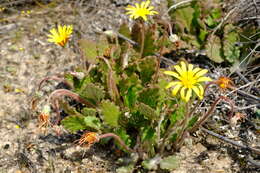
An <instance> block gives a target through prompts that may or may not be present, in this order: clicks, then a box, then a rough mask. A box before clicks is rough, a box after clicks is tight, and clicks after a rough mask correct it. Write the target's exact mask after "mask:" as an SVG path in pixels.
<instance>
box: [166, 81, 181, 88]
mask: <svg viewBox="0 0 260 173" xmlns="http://www.w3.org/2000/svg"><path fill="white" fill-rule="evenodd" d="M179 83H180V82H170V83H169V84H168V85H166V87H165V88H166V89H168V88H171V87H172V86H174V85H177V84H179Z"/></svg>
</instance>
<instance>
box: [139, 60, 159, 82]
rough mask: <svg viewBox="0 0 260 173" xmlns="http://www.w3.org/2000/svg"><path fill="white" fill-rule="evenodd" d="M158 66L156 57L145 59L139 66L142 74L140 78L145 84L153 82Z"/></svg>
mask: <svg viewBox="0 0 260 173" xmlns="http://www.w3.org/2000/svg"><path fill="white" fill-rule="evenodd" d="M156 66H157V60H156V57H155V56H149V57H145V58H143V59H142V60H141V62H140V63H139V64H138V71H139V72H140V78H141V81H142V83H143V84H146V83H148V82H151V80H152V77H153V75H154V74H155V71H156Z"/></svg>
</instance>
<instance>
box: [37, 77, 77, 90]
mask: <svg viewBox="0 0 260 173" xmlns="http://www.w3.org/2000/svg"><path fill="white" fill-rule="evenodd" d="M48 80H55V81H58V82H64V83H65V84H66V85H68V86H69V87H70V88H72V87H71V85H70V84H69V83H68V82H66V81H65V80H64V79H63V78H61V77H58V76H49V77H46V78H44V79H42V80H41V81H40V83H39V86H38V90H40V89H41V88H42V85H43V83H44V82H45V81H48Z"/></svg>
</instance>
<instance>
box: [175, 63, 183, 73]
mask: <svg viewBox="0 0 260 173" xmlns="http://www.w3.org/2000/svg"><path fill="white" fill-rule="evenodd" d="M174 68H175V70H176V71H177V72H178V73H179V74H180V75H181V74H182V70H181V67H180V66H179V65H175V66H174Z"/></svg>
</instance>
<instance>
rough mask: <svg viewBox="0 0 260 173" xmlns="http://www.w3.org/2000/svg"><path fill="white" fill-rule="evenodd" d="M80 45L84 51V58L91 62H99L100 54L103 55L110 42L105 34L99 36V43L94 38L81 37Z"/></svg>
mask: <svg viewBox="0 0 260 173" xmlns="http://www.w3.org/2000/svg"><path fill="white" fill-rule="evenodd" d="M79 47H80V49H81V51H82V54H83V56H84V58H85V59H86V60H87V61H88V62H89V63H91V64H96V63H97V62H98V56H103V55H104V52H105V51H106V49H108V48H109V44H108V42H107V39H106V37H105V36H103V37H102V36H101V37H100V38H99V41H98V43H96V42H95V41H92V40H86V39H81V40H79Z"/></svg>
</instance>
